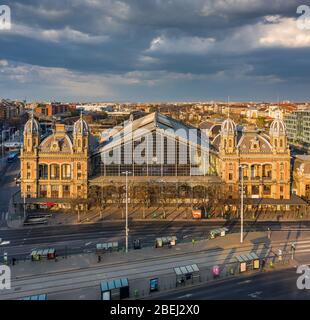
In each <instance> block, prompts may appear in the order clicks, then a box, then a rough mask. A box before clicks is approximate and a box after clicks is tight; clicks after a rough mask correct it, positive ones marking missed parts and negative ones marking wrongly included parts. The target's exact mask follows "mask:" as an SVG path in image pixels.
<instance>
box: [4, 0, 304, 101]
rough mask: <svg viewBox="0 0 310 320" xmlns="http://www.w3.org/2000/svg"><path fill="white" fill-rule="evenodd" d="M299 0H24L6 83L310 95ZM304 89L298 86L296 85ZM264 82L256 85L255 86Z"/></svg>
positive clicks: (12, 86)
mask: <svg viewBox="0 0 310 320" xmlns="http://www.w3.org/2000/svg"><path fill="white" fill-rule="evenodd" d="M299 4H300V1H299V0H281V1H280V0H274V1H270V0H257V1H252V0H251V1H250V0H193V1H188V0H143V1H141V0H122V1H120V0H119V1H117V0H75V1H73V0H63V1H60V0H55V1H49V0H28V1H21V0H14V1H12V2H11V3H10V6H11V9H12V23H13V28H12V30H11V31H10V32H6V33H1V32H0V45H1V54H0V61H1V62H0V78H1V79H0V82H1V89H0V90H1V91H0V93H1V94H2V95H3V96H5V95H10V96H11V97H14V95H15V96H31V97H33V98H36V97H47V98H49V97H53V98H55V99H66V100H68V99H72V100H76V99H88V98H89V99H100V97H102V98H105V99H108V98H111V99H132V100H146V99H158V100H161V99H163V100H165V99H168V98H174V97H177V98H180V99H181V98H184V99H185V98H187V97H188V98H189V97H190V98H195V97H197V98H204V97H205V96H206V95H208V96H212V97H213V98H216V96H222V95H224V96H227V95H228V92H229V95H231V96H233V95H236V96H240V97H247V95H249V96H253V95H256V96H257V97H263V98H266V97H268V96H270V97H271V96H273V94H274V92H275V91H278V93H279V95H280V96H281V92H283V95H287V94H288V93H289V94H290V96H291V97H293V96H295V97H300V96H303V97H308V96H309V94H308V93H307V92H308V91H307V90H304V88H305V84H308V83H309V81H310V79H309V78H310V76H309V74H308V72H307V70H309V68H310V62H309V59H307V57H308V56H309V53H310V48H309V47H310V39H309V36H310V32H309V31H302V30H299V29H298V28H297V25H296V18H297V17H298V15H297V14H296V8H297V6H298V5H299ZM293 90H294V92H292V91H293ZM253 92H254V94H253Z"/></svg>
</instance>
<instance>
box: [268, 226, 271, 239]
mask: <svg viewBox="0 0 310 320" xmlns="http://www.w3.org/2000/svg"><path fill="white" fill-rule="evenodd" d="M267 230H268V239H270V238H271V229H270V228H268V229H267Z"/></svg>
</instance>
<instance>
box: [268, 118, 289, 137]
mask: <svg viewBox="0 0 310 320" xmlns="http://www.w3.org/2000/svg"><path fill="white" fill-rule="evenodd" d="M285 131H286V128H285V124H284V122H283V121H282V120H280V119H276V120H274V121H273V122H272V123H271V125H270V131H269V132H270V135H283V134H285Z"/></svg>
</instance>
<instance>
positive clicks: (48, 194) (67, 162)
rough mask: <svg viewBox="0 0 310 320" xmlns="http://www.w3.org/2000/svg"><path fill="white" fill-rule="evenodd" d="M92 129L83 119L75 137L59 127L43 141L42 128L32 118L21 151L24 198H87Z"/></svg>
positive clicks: (62, 126) (58, 125)
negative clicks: (90, 129)
mask: <svg viewBox="0 0 310 320" xmlns="http://www.w3.org/2000/svg"><path fill="white" fill-rule="evenodd" d="M89 135H90V134H89V128H88V125H87V123H86V122H85V120H84V119H83V117H82V116H81V118H80V119H79V120H78V121H77V122H76V123H75V124H74V128H73V134H70V133H69V132H67V130H66V128H65V125H63V124H56V125H55V128H54V130H53V134H51V135H49V136H47V137H45V138H43V139H42V140H41V133H40V126H39V124H38V122H37V121H36V120H35V119H34V118H33V116H32V117H31V119H30V120H29V121H28V122H27V123H26V125H25V129H24V147H23V149H22V151H21V157H20V158H21V196H22V197H23V196H26V197H27V198H45V199H46V198H50V199H58V198H62V199H72V198H82V199H86V198H87V190H88V172H89V167H88V159H89Z"/></svg>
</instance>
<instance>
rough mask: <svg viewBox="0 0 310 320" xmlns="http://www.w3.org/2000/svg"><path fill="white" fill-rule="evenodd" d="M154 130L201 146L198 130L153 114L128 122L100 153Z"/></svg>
mask: <svg viewBox="0 0 310 320" xmlns="http://www.w3.org/2000/svg"><path fill="white" fill-rule="evenodd" d="M154 130H156V131H157V132H158V133H160V132H165V134H167V135H169V136H171V137H173V138H175V137H178V138H179V139H180V140H183V141H184V142H185V143H186V142H189V143H192V144H194V145H197V144H198V145H201V139H200V134H201V133H200V130H199V129H198V128H195V127H193V126H191V125H187V124H185V123H183V122H181V121H178V120H175V119H172V118H170V117H168V116H166V115H163V114H160V113H159V112H153V113H151V114H148V115H146V116H144V117H142V118H139V119H137V120H134V121H129V122H127V123H126V124H125V126H124V128H122V129H121V130H120V131H119V132H117V133H116V134H115V135H113V136H112V137H111V138H110V140H108V141H105V142H104V144H103V145H101V147H100V148H99V150H98V151H105V150H108V149H110V148H112V147H115V146H117V145H118V144H119V143H120V142H127V141H130V140H132V139H139V138H141V137H142V136H143V135H145V134H146V133H150V132H153V131H154ZM190 132H191V133H190ZM198 132H199V133H198ZM196 133H198V134H196ZM204 139H207V136H206V135H204Z"/></svg>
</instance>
